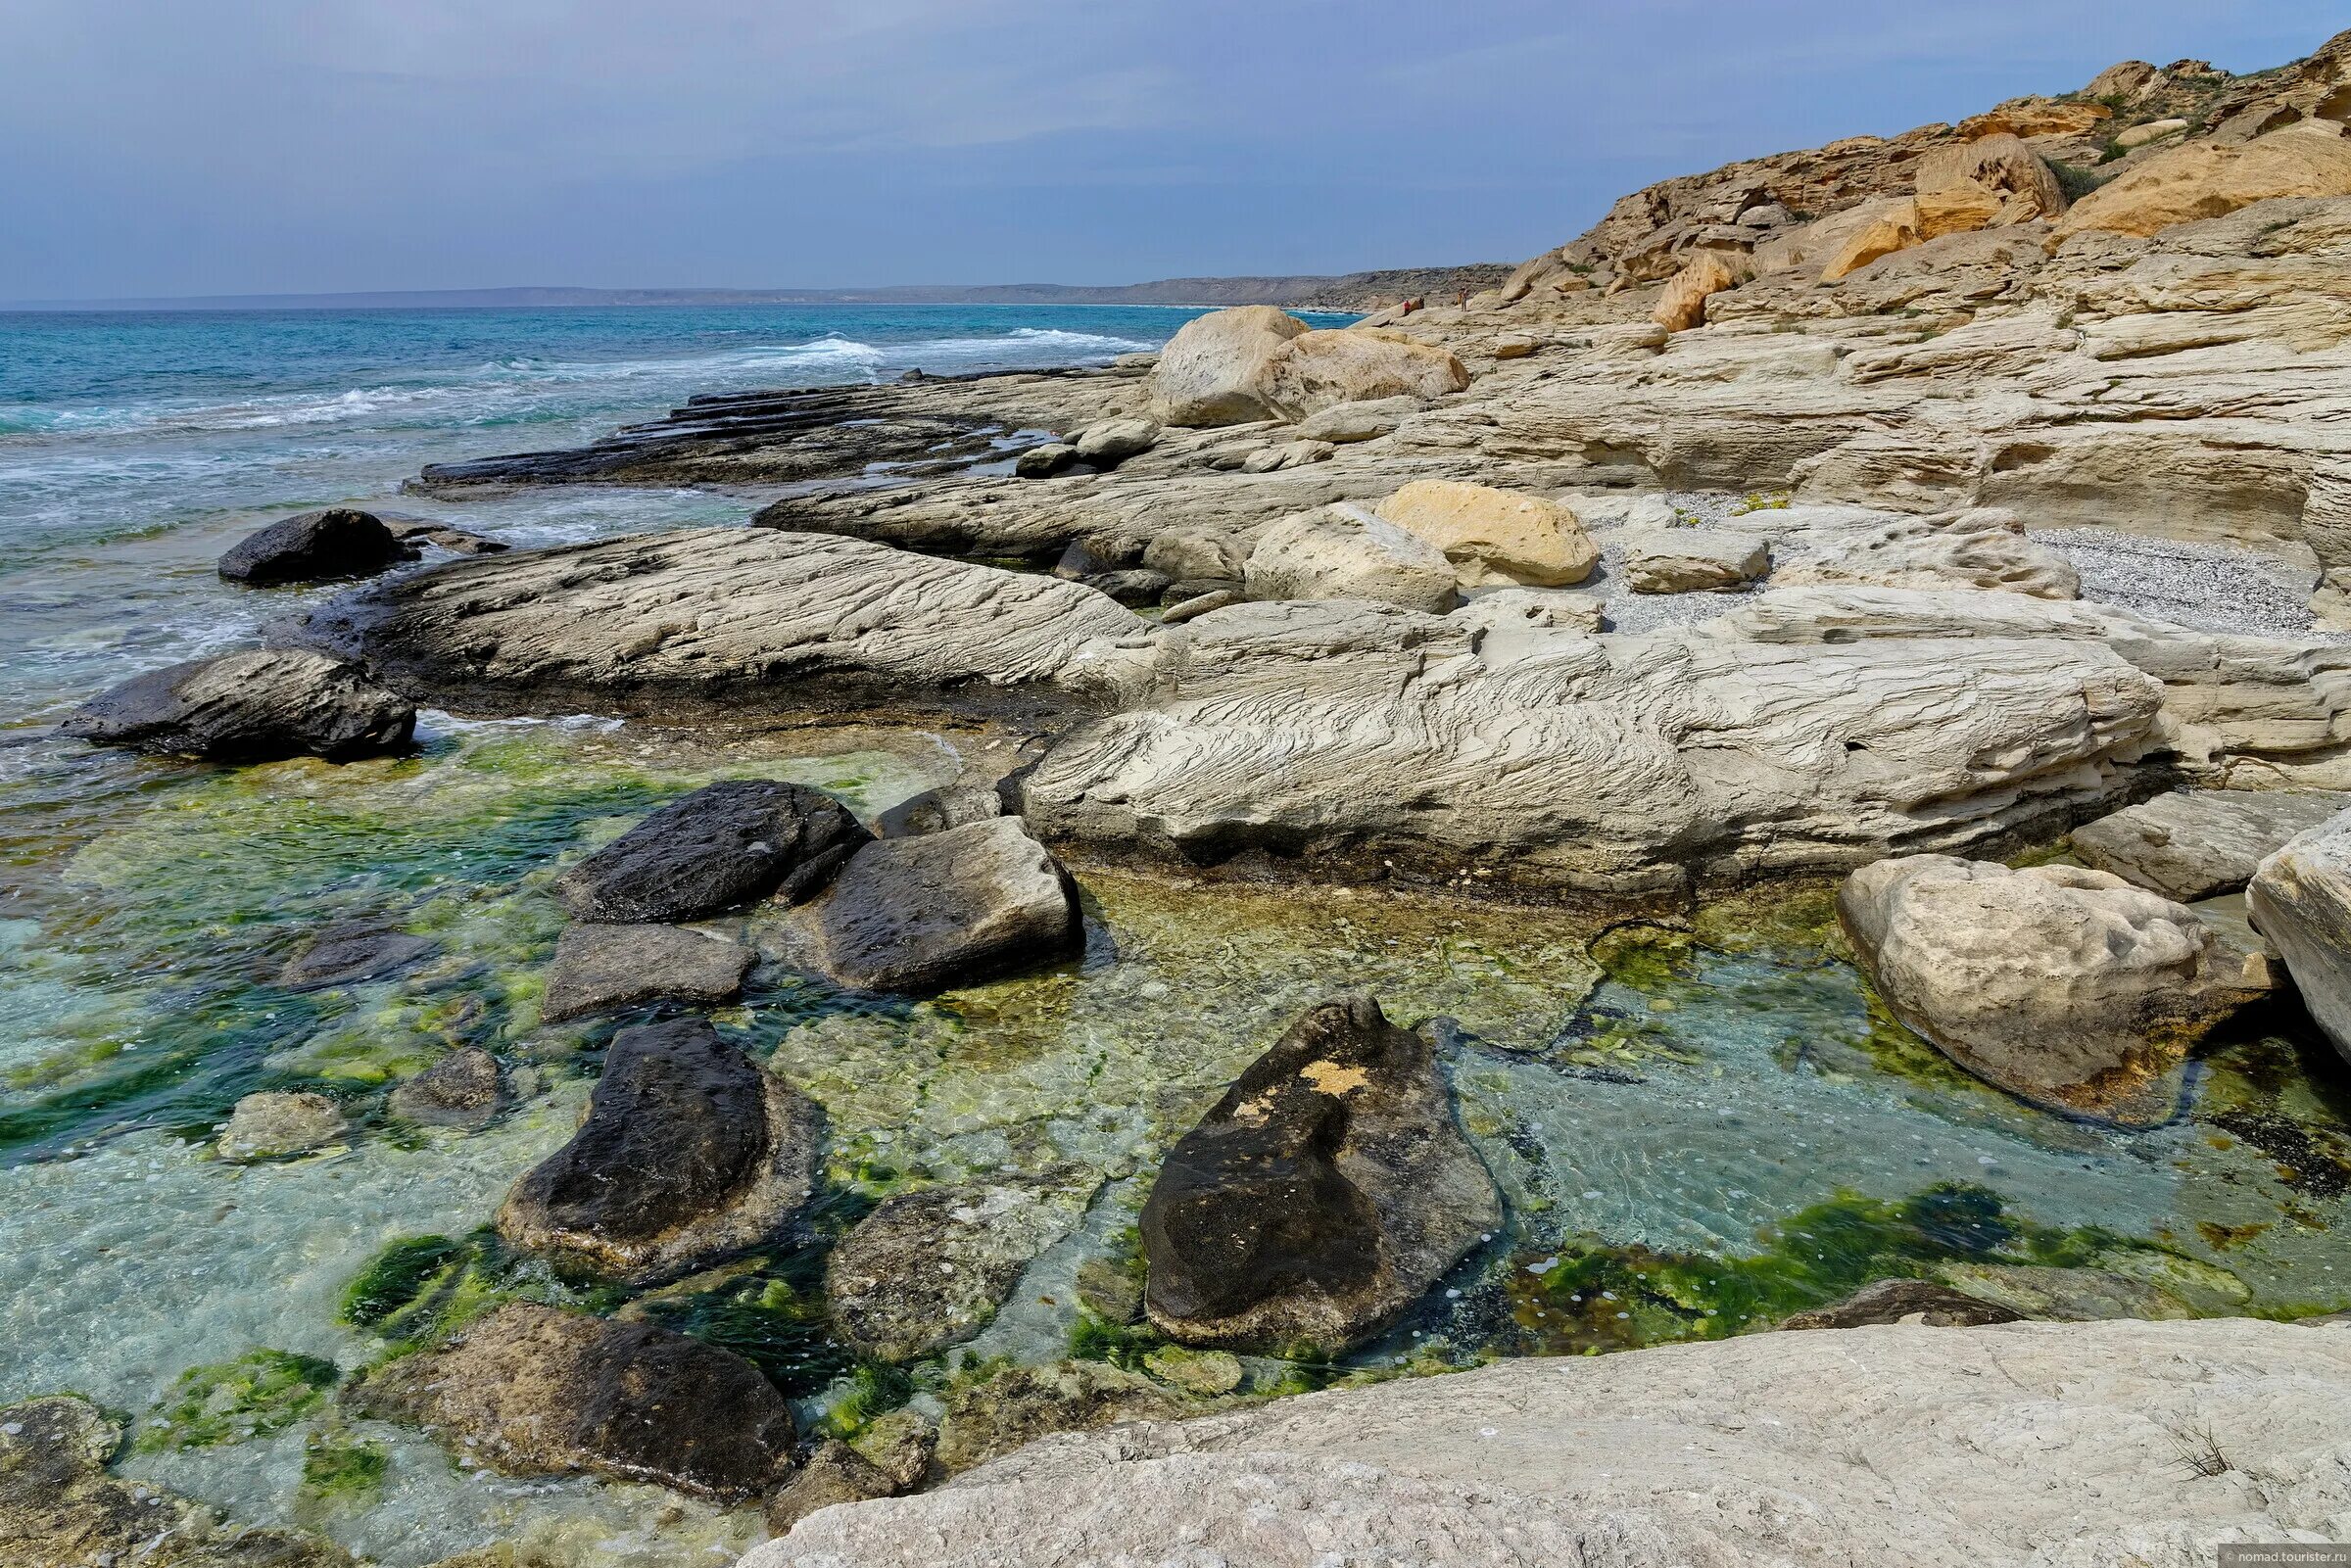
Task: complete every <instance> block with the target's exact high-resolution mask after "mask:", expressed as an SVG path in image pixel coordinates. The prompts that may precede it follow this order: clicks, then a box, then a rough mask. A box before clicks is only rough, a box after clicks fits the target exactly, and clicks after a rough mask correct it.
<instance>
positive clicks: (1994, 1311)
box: [1778, 1279, 2025, 1329]
mask: <svg viewBox="0 0 2351 1568" xmlns="http://www.w3.org/2000/svg"><path fill="white" fill-rule="evenodd" d="M2024 1315H2025V1314H2024V1313H2022V1312H2019V1311H2016V1310H2014V1309H2012V1308H2010V1307H2002V1306H2000V1305H1999V1304H1998V1303H1997V1302H1988V1301H1984V1300H1982V1299H1981V1298H1979V1297H1975V1296H1970V1295H1968V1294H1967V1293H1966V1292H1965V1291H1955V1290H1953V1289H1951V1288H1950V1287H1949V1286H1948V1285H1938V1284H1937V1283H1935V1282H1934V1281H1933V1280H1931V1279H1881V1280H1878V1281H1876V1282H1874V1283H1872V1284H1868V1285H1864V1286H1862V1287H1861V1288H1860V1289H1859V1290H1857V1291H1855V1292H1853V1293H1852V1294H1851V1295H1850V1296H1847V1298H1846V1299H1845V1300H1844V1301H1841V1302H1832V1303H1830V1304H1829V1305H1828V1306H1826V1307H1814V1308H1813V1309H1812V1310H1810V1311H1808V1312H1797V1313H1794V1314H1792V1315H1791V1316H1788V1317H1784V1318H1782V1319H1780V1321H1779V1324H1778V1326H1779V1327H1781V1328H1789V1329H1805V1328H1865V1327H1867V1326H1869V1325H1871V1324H1873V1323H1900V1322H1906V1321H1910V1320H1913V1319H1915V1320H1916V1321H1918V1322H1921V1323H1925V1324H1927V1325H1928V1326H1930V1327H1933V1328H1978V1327H1981V1326H1983V1325H1984V1324H1987V1323H2017V1322H2022V1321H2023V1320H2024Z"/></svg>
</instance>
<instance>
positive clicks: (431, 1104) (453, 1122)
mask: <svg viewBox="0 0 2351 1568" xmlns="http://www.w3.org/2000/svg"><path fill="white" fill-rule="evenodd" d="M504 1098H505V1090H504V1083H503V1081H502V1080H501V1078H500V1076H499V1070H498V1058H496V1057H494V1056H492V1055H491V1054H490V1053H489V1052H487V1051H485V1050H483V1049H482V1048H481V1047H480V1046H478V1045H469V1046H466V1047H465V1048H464V1049H463V1050H459V1051H452V1052H450V1053H449V1055H447V1056H445V1057H443V1058H442V1059H441V1060H440V1061H438V1062H436V1063H434V1064H433V1065H432V1066H431V1067H429V1068H426V1069H424V1070H423V1071H422V1072H419V1073H417V1074H416V1076H414V1077H412V1078H410V1079H408V1082H406V1083H404V1084H402V1085H401V1086H400V1087H399V1088H397V1089H394V1090H393V1091H392V1093H391V1096H390V1105H391V1108H392V1114H393V1115H394V1116H398V1117H407V1118H408V1120H410V1121H418V1122H423V1123H426V1124H427V1125H432V1126H452V1127H476V1126H480V1125H481V1124H482V1123H483V1122H485V1121H487V1120H489V1119H490V1118H491V1117H493V1116H496V1115H497V1114H498V1108H499V1106H500V1105H501V1104H502V1103H503V1102H504Z"/></svg>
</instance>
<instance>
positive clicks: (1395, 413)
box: [1298, 398, 1420, 446]
mask: <svg viewBox="0 0 2351 1568" xmlns="http://www.w3.org/2000/svg"><path fill="white" fill-rule="evenodd" d="M1419 411H1420V400H1419V399H1417V398H1372V399H1369V400H1367V401H1365V402H1361V403H1334V404H1331V405H1330V406H1329V407H1327V408H1323V409H1320V410H1319V411H1318V412H1315V413H1311V414H1308V415H1307V416H1306V417H1305V418H1304V419H1301V420H1299V421H1298V439H1299V440H1301V441H1327V442H1330V443H1332V444H1333V445H1337V446H1346V445H1348V444H1350V443H1353V442H1358V441H1376V440H1378V439H1379V438H1380V437H1381V436H1385V435H1388V434H1390V433H1391V432H1393V431H1394V430H1395V428H1396V427H1397V426H1398V425H1400V424H1402V423H1404V422H1405V420H1407V419H1409V418H1411V417H1412V416H1413V415H1414V414H1415V413H1418V412H1419Z"/></svg>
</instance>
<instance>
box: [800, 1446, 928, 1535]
mask: <svg viewBox="0 0 2351 1568" xmlns="http://www.w3.org/2000/svg"><path fill="white" fill-rule="evenodd" d="M901 1490H903V1489H902V1488H900V1487H899V1485H898V1484H897V1482H896V1481H895V1480H893V1479H892V1478H891V1477H890V1476H888V1474H886V1473H885V1472H884V1471H883V1469H882V1467H881V1466H880V1465H878V1464H875V1463H874V1462H873V1461H872V1460H870V1459H868V1458H866V1457H865V1455H863V1454H861V1453H859V1452H858V1451H857V1450H856V1449H852V1448H850V1447H849V1446H848V1445H847V1444H845V1443H843V1442H841V1441H840V1439H839V1438H827V1439H825V1441H824V1442H822V1443H820V1444H818V1445H817V1447H816V1451H815V1452H814V1453H812V1454H810V1455H809V1456H808V1458H807V1459H806V1461H805V1462H803V1463H802V1464H801V1465H800V1467H799V1469H798V1470H797V1471H795V1472H794V1473H793V1475H792V1479H791V1480H790V1481H787V1482H786V1483H785V1484H784V1485H783V1486H781V1487H779V1488H777V1489H776V1491H775V1493H774V1495H773V1496H771V1497H769V1498H768V1499H767V1528H768V1530H769V1531H770V1532H771V1533H772V1534H775V1535H779V1536H781V1535H783V1534H784V1533H785V1532H786V1531H788V1530H790V1529H791V1528H792V1526H793V1525H796V1524H798V1523H799V1522H800V1521H801V1520H802V1519H805V1518H806V1517H807V1516H808V1515H810V1514H812V1513H814V1512H816V1510H817V1509H819V1508H830V1507H832V1506H833V1505H834V1504H835V1503H838V1502H866V1501H870V1500H871V1499H873V1498H875V1497H895V1496H896V1495H897V1494H898V1493H899V1492H900V1491H901Z"/></svg>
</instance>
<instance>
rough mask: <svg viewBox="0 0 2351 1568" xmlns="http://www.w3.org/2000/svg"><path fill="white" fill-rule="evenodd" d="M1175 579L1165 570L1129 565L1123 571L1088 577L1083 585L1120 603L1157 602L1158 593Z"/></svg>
mask: <svg viewBox="0 0 2351 1568" xmlns="http://www.w3.org/2000/svg"><path fill="white" fill-rule="evenodd" d="M1174 581H1175V579H1174V578H1172V577H1170V576H1169V575H1168V574H1167V573H1165V572H1155V571H1153V570H1151V568H1150V567H1148V566H1129V567H1128V568H1127V569H1126V570H1124V571H1117V572H1104V573H1102V574H1101V575H1100V576H1098V577H1089V578H1087V579H1086V580H1085V586H1086V587H1088V588H1090V589H1092V590H1093V591H1094V592H1095V593H1097V594H1109V595H1110V596H1111V597H1112V598H1115V599H1117V600H1118V601H1119V602H1120V603H1121V604H1125V605H1128V606H1129V607H1132V606H1134V605H1137V604H1157V603H1158V602H1159V596H1160V594H1164V593H1166V592H1167V591H1168V586H1169V585H1170V584H1171V583H1173V582H1174Z"/></svg>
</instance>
